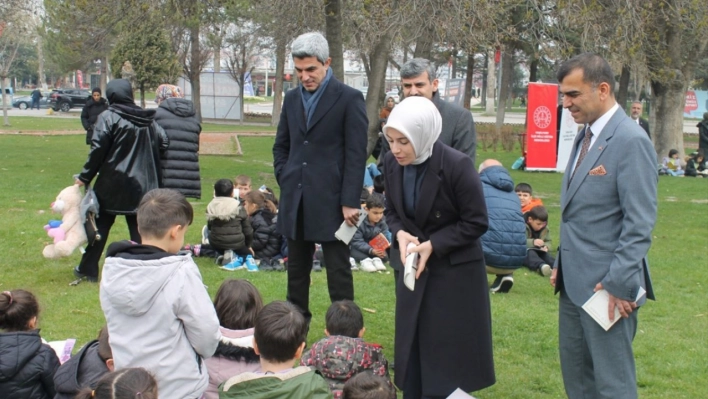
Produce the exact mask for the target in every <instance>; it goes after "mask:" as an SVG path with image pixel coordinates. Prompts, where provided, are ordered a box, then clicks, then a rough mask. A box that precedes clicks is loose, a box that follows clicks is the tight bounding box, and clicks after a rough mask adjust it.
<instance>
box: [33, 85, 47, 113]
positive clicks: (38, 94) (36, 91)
mask: <svg viewBox="0 0 708 399" xmlns="http://www.w3.org/2000/svg"><path fill="white" fill-rule="evenodd" d="M30 96H31V97H32V104H31V105H30V109H34V107H35V106H37V110H39V99H40V98H42V97H44V96H43V95H42V92H41V91H39V89H34V90H32V94H30Z"/></svg>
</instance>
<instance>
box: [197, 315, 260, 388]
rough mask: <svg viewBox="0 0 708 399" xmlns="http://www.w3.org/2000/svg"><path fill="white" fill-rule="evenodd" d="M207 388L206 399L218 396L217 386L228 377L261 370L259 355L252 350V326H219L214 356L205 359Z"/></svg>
mask: <svg viewBox="0 0 708 399" xmlns="http://www.w3.org/2000/svg"><path fill="white" fill-rule="evenodd" d="M206 365H207V370H209V388H207V391H206V394H205V395H204V396H205V397H206V399H217V398H218V397H219V392H218V387H219V385H221V383H222V382H224V381H226V380H228V379H229V378H231V377H233V376H236V375H239V374H242V373H246V372H255V371H260V370H261V363H260V356H258V355H256V351H255V350H253V328H248V329H246V330H229V329H228V328H224V327H221V341H220V342H219V346H217V348H216V352H214V356H212V357H210V358H209V359H206Z"/></svg>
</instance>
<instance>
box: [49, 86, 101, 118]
mask: <svg viewBox="0 0 708 399" xmlns="http://www.w3.org/2000/svg"><path fill="white" fill-rule="evenodd" d="M89 97H91V92H90V91H88V90H83V89H54V90H53V91H52V94H51V95H50V96H49V106H50V107H52V108H53V109H54V110H55V111H62V112H69V110H70V109H72V108H80V107H83V106H84V105H86V101H88V99H89Z"/></svg>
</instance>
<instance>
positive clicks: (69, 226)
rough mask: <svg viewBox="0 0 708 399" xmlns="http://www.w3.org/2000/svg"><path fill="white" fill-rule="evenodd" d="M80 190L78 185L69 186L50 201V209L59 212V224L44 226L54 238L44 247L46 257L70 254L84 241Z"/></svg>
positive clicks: (43, 253) (52, 257)
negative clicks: (60, 216)
mask: <svg viewBox="0 0 708 399" xmlns="http://www.w3.org/2000/svg"><path fill="white" fill-rule="evenodd" d="M80 204H81V190H80V189H79V186H78V185H76V184H75V185H73V186H69V187H67V188H65V189H63V190H61V192H60V193H59V195H58V196H57V199H56V201H54V202H52V211H54V212H57V213H61V214H62V218H61V225H60V226H58V227H53V226H56V223H54V224H52V223H51V222H50V224H48V225H46V226H44V229H45V230H46V231H47V235H49V236H50V237H52V238H53V239H54V243H53V244H49V245H47V246H46V247H44V250H43V251H42V255H44V257H45V258H47V259H56V258H61V257H64V256H69V255H71V253H72V252H74V250H75V249H76V248H78V247H79V246H80V245H82V244H84V243H85V242H86V231H85V230H84V225H83V224H82V223H81V211H80V209H81V208H80Z"/></svg>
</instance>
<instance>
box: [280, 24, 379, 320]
mask: <svg viewBox="0 0 708 399" xmlns="http://www.w3.org/2000/svg"><path fill="white" fill-rule="evenodd" d="M292 54H293V61H294V64H295V70H296V72H297V75H298V78H299V80H300V82H301V83H302V84H301V85H300V87H298V88H296V89H295V90H291V91H289V92H288V93H287V94H286V95H285V101H284V103H283V110H282V113H281V114H280V123H279V124H278V130H277V134H276V137H275V145H274V146H273V159H274V162H273V168H274V171H275V178H276V180H277V181H278V184H279V185H280V209H279V212H278V225H277V226H278V231H279V232H280V233H281V234H283V235H284V236H285V237H286V238H287V240H288V295H287V298H288V301H290V302H291V303H293V304H295V305H297V306H298V307H299V308H300V310H301V311H302V312H303V314H304V316H305V318H306V319H307V320H308V322H309V320H310V319H311V317H312V314H311V313H310V310H309V295H310V272H311V270H312V256H313V254H314V251H315V243H321V244H322V250H323V253H324V260H325V263H326V264H327V283H328V287H329V296H330V299H331V300H332V301H333V302H334V301H338V300H342V299H350V300H353V299H354V285H353V280H352V273H351V269H350V265H349V247H348V246H347V245H346V244H344V243H343V242H341V241H338V240H337V239H336V238H335V237H334V233H335V231H336V230H337V229H338V228H339V226H340V225H341V224H342V221H345V220H346V222H347V224H349V225H354V224H356V222H357V221H358V218H359V208H360V203H359V194H361V187H362V181H363V180H364V169H365V168H366V142H367V137H366V132H367V126H368V119H367V117H366V106H365V103H364V97H363V95H362V94H361V92H360V91H358V90H355V89H352V88H351V87H349V86H346V85H345V84H343V83H341V82H339V81H338V80H337V79H336V78H335V77H334V76H332V70H331V68H329V66H330V62H331V59H330V58H329V46H328V44H327V40H326V39H325V38H324V37H323V36H322V35H321V34H319V33H306V34H303V35H301V36H299V37H298V38H297V39H295V41H294V42H293V44H292Z"/></svg>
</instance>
